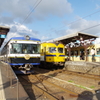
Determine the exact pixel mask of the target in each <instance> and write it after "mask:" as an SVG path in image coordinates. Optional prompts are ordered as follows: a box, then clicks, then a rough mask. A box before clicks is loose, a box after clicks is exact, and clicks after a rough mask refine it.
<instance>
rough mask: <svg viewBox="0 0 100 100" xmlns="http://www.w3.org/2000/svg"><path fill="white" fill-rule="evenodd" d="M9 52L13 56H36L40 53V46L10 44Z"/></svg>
mask: <svg viewBox="0 0 100 100" xmlns="http://www.w3.org/2000/svg"><path fill="white" fill-rule="evenodd" d="M10 52H11V53H14V54H34V53H37V54H38V53H40V44H22V43H12V48H11V50H10Z"/></svg>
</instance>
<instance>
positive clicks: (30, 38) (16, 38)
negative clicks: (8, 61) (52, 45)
mask: <svg viewBox="0 0 100 100" xmlns="http://www.w3.org/2000/svg"><path fill="white" fill-rule="evenodd" d="M10 40H26V37H12V38H11V39H10ZM10 40H9V41H10ZM28 40H33V41H41V40H40V39H37V38H32V37H29V39H28Z"/></svg>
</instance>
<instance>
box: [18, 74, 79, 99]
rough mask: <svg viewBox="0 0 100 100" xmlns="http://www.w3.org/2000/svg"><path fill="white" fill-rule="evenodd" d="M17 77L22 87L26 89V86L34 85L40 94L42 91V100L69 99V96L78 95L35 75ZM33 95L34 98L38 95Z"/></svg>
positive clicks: (74, 96)
mask: <svg viewBox="0 0 100 100" xmlns="http://www.w3.org/2000/svg"><path fill="white" fill-rule="evenodd" d="M19 79H20V80H21V83H22V85H23V87H24V88H26V91H27V87H34V88H35V90H36V91H38V92H40V94H42V93H43V95H42V98H43V100H69V99H71V98H76V97H78V94H77V93H74V92H72V91H70V90H67V89H64V88H62V87H60V86H57V85H56V84H53V83H50V82H48V81H46V80H43V79H41V78H39V77H38V76H36V75H28V76H26V75H24V76H19ZM28 94H29V93H28ZM40 94H39V95H40ZM35 95H36V96H35V97H36V98H37V97H40V96H39V95H38V93H36V94H35ZM37 95H38V96H37ZM31 99H32V98H31ZM38 99H39V98H38ZM38 99H36V100H38ZM32 100H33V99H32ZM40 100H41V99H40Z"/></svg>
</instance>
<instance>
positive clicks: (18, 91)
mask: <svg viewBox="0 0 100 100" xmlns="http://www.w3.org/2000/svg"><path fill="white" fill-rule="evenodd" d="M6 66H7V64H5V63H3V62H1V61H0V100H30V98H29V96H28V94H27V93H26V92H25V90H24V88H23V87H22V85H21V83H20V82H19V81H16V79H15V78H13V76H12V78H11V77H10V73H8V71H7V70H9V69H7V68H6ZM8 67H9V66H8ZM7 74H8V75H7Z"/></svg>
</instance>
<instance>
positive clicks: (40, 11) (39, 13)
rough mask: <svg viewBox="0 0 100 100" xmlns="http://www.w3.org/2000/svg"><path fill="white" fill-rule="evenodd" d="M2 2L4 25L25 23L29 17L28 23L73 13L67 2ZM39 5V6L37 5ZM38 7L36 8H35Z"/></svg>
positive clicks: (56, 0)
mask: <svg viewBox="0 0 100 100" xmlns="http://www.w3.org/2000/svg"><path fill="white" fill-rule="evenodd" d="M40 1H41V0H26V1H25V0H10V1H9V2H8V1H7V0H3V1H2V0H0V5H1V6H0V19H1V21H2V22H4V23H9V22H10V23H13V22H14V21H18V22H20V23H21V22H23V21H24V19H25V18H26V17H27V16H28V15H29V14H30V13H31V11H32V10H33V9H34V10H33V12H32V13H31V15H30V16H28V18H27V20H26V21H25V22H26V23H28V22H29V23H31V22H32V21H34V20H35V19H37V20H43V19H45V18H48V17H49V16H51V15H52V16H58V17H61V16H64V15H65V14H68V13H71V12H72V11H73V9H72V7H71V4H70V3H69V2H68V1H67V0H42V1H41V2H40ZM39 2H40V3H39ZM38 3H39V5H38V6H37V4H38ZM35 7H36V8H35Z"/></svg>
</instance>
